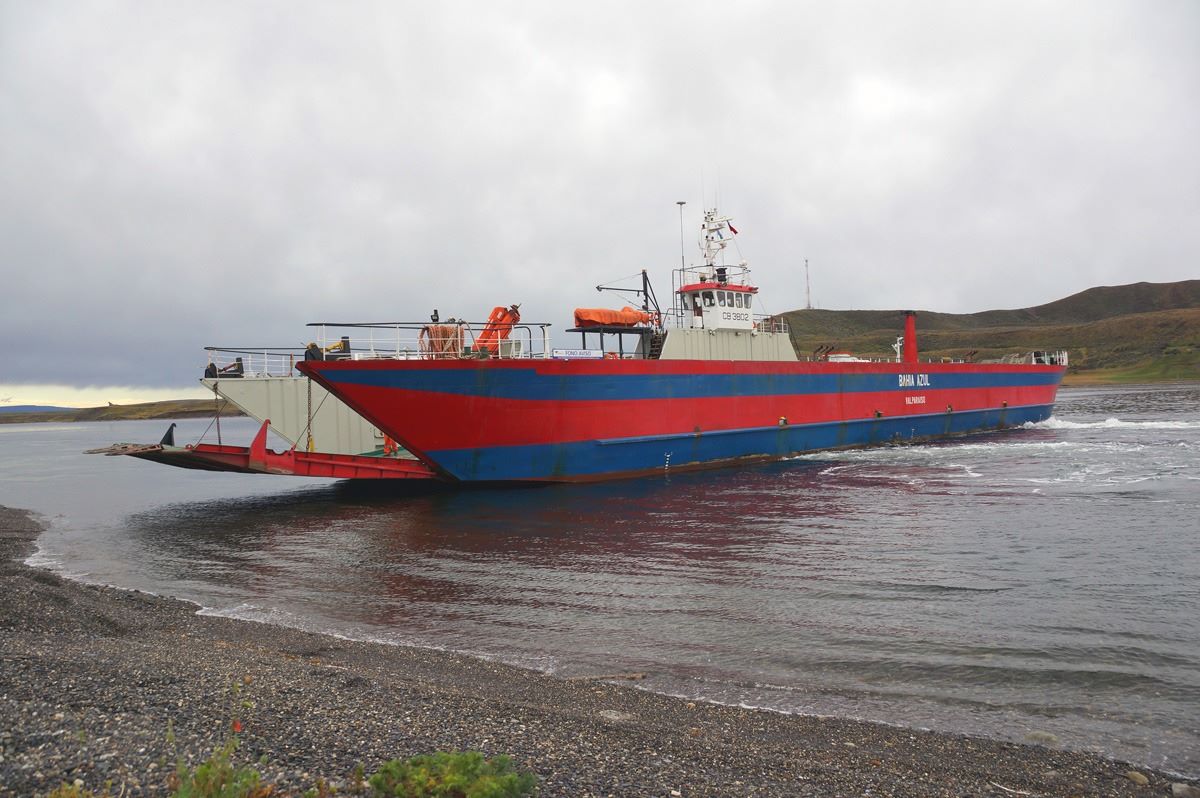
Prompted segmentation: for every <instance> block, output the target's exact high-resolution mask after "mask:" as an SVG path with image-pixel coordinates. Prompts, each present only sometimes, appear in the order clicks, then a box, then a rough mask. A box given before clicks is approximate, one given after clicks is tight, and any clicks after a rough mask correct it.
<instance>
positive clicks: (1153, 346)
mask: <svg viewBox="0 0 1200 798" xmlns="http://www.w3.org/2000/svg"><path fill="white" fill-rule="evenodd" d="M782 315H783V316H784V317H785V318H786V319H787V322H788V325H789V327H790V329H791V334H792V340H793V342H794V343H795V345H796V350H797V351H798V352H800V353H801V354H804V353H808V352H812V351H815V350H816V349H817V348H819V347H822V346H832V347H834V348H835V349H840V350H846V351H850V352H854V353H856V354H860V355H877V356H880V357H883V356H890V355H892V354H893V351H892V348H891V347H892V344H893V343H894V342H895V340H896V338H897V336H899V335H900V334H901V332H902V331H903V320H902V318H901V315H900V311H899V310H793V311H790V312H788V313H784V314H782ZM917 345H918V348H919V349H920V350H921V354H922V356H923V357H925V356H928V357H956V358H958V357H964V356H966V355H967V354H968V353H970V352H975V355H974V357H976V358H991V357H1000V356H1002V355H1005V354H1010V353H1014V352H1021V351H1029V350H1033V349H1067V350H1070V353H1071V361H1070V362H1071V366H1070V368H1069V369H1068V375H1076V376H1077V377H1079V378H1092V379H1099V380H1118V381H1127V380H1128V381H1133V380H1161V379H1200V280H1184V281H1181V282H1177V283H1133V284H1132V285H1119V286H1101V287H1098V288H1089V289H1088V290H1086V291H1082V292H1080V293H1078V294H1074V295H1072V296H1069V297H1066V298H1065V299H1060V300H1057V301H1055V302H1050V303H1047V304H1045V305H1038V306H1036V307H1032V308H1022V309H1018V310H986V311H983V312H981V313H966V314H952V313H935V312H932V311H918V313H917Z"/></svg>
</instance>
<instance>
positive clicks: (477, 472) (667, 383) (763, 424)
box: [300, 360, 1064, 482]
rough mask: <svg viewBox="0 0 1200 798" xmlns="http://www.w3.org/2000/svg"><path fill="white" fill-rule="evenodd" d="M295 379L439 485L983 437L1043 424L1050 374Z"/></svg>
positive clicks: (643, 366) (992, 367)
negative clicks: (312, 383)
mask: <svg viewBox="0 0 1200 798" xmlns="http://www.w3.org/2000/svg"><path fill="white" fill-rule="evenodd" d="M300 368H301V370H302V371H304V372H305V373H306V374H308V375H310V376H311V377H313V378H314V379H316V380H317V381H318V382H319V383H321V384H322V385H324V386H325V387H326V388H328V389H329V390H330V391H331V392H332V393H334V394H335V395H336V396H338V397H339V398H340V399H342V401H344V402H345V403H346V404H348V405H349V406H350V407H352V408H354V410H356V411H357V412H358V413H360V414H361V415H362V416H364V417H365V418H366V419H368V420H369V421H370V422H371V423H372V424H374V425H376V426H377V427H379V428H380V429H381V430H383V431H384V432H385V433H387V434H388V435H389V436H390V437H392V438H394V439H395V440H396V441H398V442H399V443H400V444H401V445H402V446H404V448H405V449H407V450H408V451H410V452H412V453H413V454H414V455H415V456H416V457H417V458H419V459H420V460H422V461H423V462H425V463H426V464H427V465H429V466H430V468H432V469H433V470H434V471H435V472H436V473H437V474H438V475H440V476H441V477H442V478H443V479H447V480H452V481H461V482H572V481H591V480H600V479H611V478H616V477H625V476H636V475H641V474H649V473H661V472H663V471H664V470H683V469H696V468H707V467H714V466H720V465H728V464H732V463H737V462H747V461H755V460H771V459H779V458H783V457H788V456H791V455H795V454H798V453H803V452H810V451H816V450H821V449H838V448H847V447H859V446H872V445H880V444H886V443H893V442H901V441H910V440H928V439H936V438H943V437H951V436H957V435H965V434H969V433H975V432H984V431H994V430H996V429H1001V428H1004V427H1011V426H1018V425H1020V424H1023V423H1025V422H1029V421H1041V420H1044V419H1046V418H1048V417H1049V416H1050V413H1051V411H1052V409H1053V406H1054V399H1055V395H1056V393H1057V390H1058V386H1059V383H1060V382H1061V380H1062V375H1063V371H1064V368H1063V367H1062V366H1047V365H1030V364H968V363H921V364H909V363H824V362H817V363H809V362H741V361H687V360H360V361H353V360H340V361H308V362H305V363H303V364H301V365H300Z"/></svg>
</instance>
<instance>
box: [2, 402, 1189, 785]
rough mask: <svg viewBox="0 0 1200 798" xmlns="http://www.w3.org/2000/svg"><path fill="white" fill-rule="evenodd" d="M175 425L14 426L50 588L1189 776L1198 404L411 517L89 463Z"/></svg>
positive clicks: (496, 495) (1125, 406) (327, 487)
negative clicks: (1031, 738)
mask: <svg viewBox="0 0 1200 798" xmlns="http://www.w3.org/2000/svg"><path fill="white" fill-rule="evenodd" d="M165 425H166V424H165V422H127V423H105V424H78V425H21V426H0V479H2V481H0V503H2V504H6V505H10V506H16V507H28V508H32V509H35V510H37V511H39V512H40V513H42V514H43V515H44V516H45V517H46V518H47V519H48V520H49V521H50V523H51V524H52V527H51V529H50V531H48V532H47V533H46V534H45V535H44V536H43V538H42V540H41V551H40V553H39V554H38V555H37V556H36V557H35V558H34V561H35V562H38V563H42V564H48V565H51V566H52V567H55V568H57V569H59V570H61V571H64V572H66V573H68V574H71V575H74V576H76V577H78V578H82V579H85V580H88V581H94V582H105V583H110V584H115V585H119V586H123V587H135V588H139V589H143V590H150V591H154V592H157V593H162V594H169V595H174V596H179V597H181V598H186V599H190V600H192V601H195V602H197V603H199V604H201V605H203V606H204V607H206V608H208V609H207V610H206V611H209V612H214V613H218V614H224V615H232V616H237V617H242V618H254V619H258V620H265V621H269V622H274V623H281V624H288V625H293V626H298V627H302V628H306V629H313V630H320V631H329V632H336V633H339V634H343V635H348V636H352V637H360V638H368V639H375V640H384V641H390V642H395V643H402V644H412V645H420V646H435V647H439V648H447V649H453V650H458V651H465V652H470V653H473V654H477V655H480V656H487V657H492V658H496V659H499V660H503V661H506V662H512V663H516V664H521V665H525V666H529V667H534V668H539V669H543V670H547V671H552V672H555V673H559V674H563V675H574V674H596V673H613V672H621V671H643V672H646V673H647V679H646V681H645V682H644V683H643V684H644V685H645V686H646V687H647V688H648V689H651V690H657V691H662V692H666V693H672V694H678V695H685V696H690V697H701V698H706V699H712V700H717V701H722V702H730V703H744V704H749V705H754V706H764V707H771V708H775V709H780V710H785V711H795V712H807V713H820V714H838V715H847V716H852V717H859V718H867V719H874V720H881V721H886V722H891V723H899V724H904V725H911V726H919V727H930V728H937V729H944V730H952V731H963V732H970V733H976V734H985V735H989V736H994V737H1000V738H1005V739H1014V740H1021V739H1023V738H1024V737H1025V735H1027V734H1029V733H1030V732H1032V731H1041V732H1050V733H1053V734H1055V735H1057V736H1058V737H1059V739H1060V740H1061V742H1062V744H1063V745H1064V746H1067V747H1071V748H1079V749H1090V750H1097V751H1101V752H1104V753H1107V754H1110V755H1113V756H1117V757H1120V758H1123V759H1131V760H1133V761H1136V762H1141V763H1146V764H1150V765H1155V766H1160V767H1166V768H1169V769H1172V770H1175V771H1178V772H1182V773H1185V774H1189V775H1193V776H1195V775H1200V554H1198V553H1197V552H1198V549H1200V386H1197V385H1190V386H1173V387H1162V388H1118V389H1088V390H1084V389H1075V390H1064V391H1063V392H1062V393H1061V395H1060V401H1059V405H1058V410H1057V412H1056V414H1055V417H1054V418H1053V419H1052V420H1050V421H1049V422H1047V423H1045V424H1041V425H1037V426H1035V427H1032V428H1029V429H1023V430H1019V431H1015V432H1013V433H1009V434H1005V435H999V436H990V437H984V438H974V439H971V440H969V441H965V442H956V443H948V444H943V445H936V446H914V447H900V448H888V449H877V450H870V451H860V452H849V453H841V454H822V455H816V456H810V457H802V458H797V459H795V460H792V461H789V462H786V463H781V464H776V465H772V466H767V467H759V468H747V469H740V470H729V471H720V472H708V473H703V474H694V475H672V476H671V477H670V478H665V477H664V478H655V479H645V480H640V481H626V482H619V483H610V484H604V485H592V486H563V487H550V488H543V489H524V490H507V491H499V490H488V491H470V492H438V493H423V494H422V493H416V494H413V493H410V494H409V495H402V496H396V495H388V494H387V493H385V492H380V491H369V490H361V489H356V488H355V487H353V486H350V485H347V484H338V483H331V482H305V481H300V480H295V479H289V478H286V477H259V476H239V475H221V474H206V473H202V472H188V471H182V470H178V469H171V468H166V467H163V466H158V465H154V464H151V463H143V462H139V461H136V460H132V459H129V458H102V457H98V456H85V455H82V454H79V452H80V451H81V450H83V449H86V448H90V447H93V446H99V445H103V444H107V443H111V442H113V441H126V440H141V441H149V440H156V439H157V438H158V436H159V435H160V433H161V431H162V428H164V427H165ZM205 426H207V422H200V421H190V422H184V423H182V424H181V425H180V429H179V430H178V431H177V432H178V439H179V440H180V441H186V440H194V439H195V438H196V437H197V436H198V435H200V433H201V431H202V430H203V429H204V428H205ZM224 429H225V432H226V435H227V437H230V436H231V437H235V438H239V439H241V440H243V441H248V440H249V438H250V436H251V434H252V431H253V425H252V424H251V423H250V422H247V421H245V420H240V421H238V422H232V423H224Z"/></svg>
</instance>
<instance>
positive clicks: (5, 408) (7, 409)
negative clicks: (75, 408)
mask: <svg viewBox="0 0 1200 798" xmlns="http://www.w3.org/2000/svg"><path fill="white" fill-rule="evenodd" d="M71 409H72V408H70V407H55V406H54V405H0V413H46V412H49V411H51V410H71Z"/></svg>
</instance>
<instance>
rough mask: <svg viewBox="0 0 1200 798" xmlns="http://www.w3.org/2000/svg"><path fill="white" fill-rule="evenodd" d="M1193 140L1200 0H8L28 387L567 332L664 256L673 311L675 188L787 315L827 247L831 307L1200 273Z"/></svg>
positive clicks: (7, 225) (14, 214)
mask: <svg viewBox="0 0 1200 798" xmlns="http://www.w3.org/2000/svg"><path fill="white" fill-rule="evenodd" d="M1197 142H1200V3H1196V2H1194V1H1193V0H1155V1H1154V2H1145V1H1144V0H1137V1H1136V2H1128V3H1124V2H1070V3H1067V2H1063V3H1055V2H1041V1H1039V2H1013V1H1012V0H1005V2H996V3H986V2H971V3H961V2H937V3H921V2H901V3H894V2H878V3H830V2H820V3H804V2H738V3H728V2H724V3H704V2H694V1H693V2H687V3H682V2H680V3H648V2H645V0H643V1H642V2H636V3H590V4H583V3H564V2H543V3H532V2H531V3H501V2H486V3H485V2H478V3H453V2H451V3H427V2H422V3H414V4H408V5H406V4H403V3H399V2H381V3H365V2H364V3H357V2H347V3H320V4H316V3H313V4H309V3H301V2H295V0H288V2H279V3H266V2H260V3H247V2H230V3H217V2H211V3H195V2H186V3H184V2H180V3H167V2H163V3H144V2H137V3H129V4H122V3H117V2H107V3H96V4H88V3H51V2H21V1H19V0H0V280H2V284H0V297H2V298H0V311H2V313H0V340H3V345H2V347H3V348H2V349H0V351H2V352H3V354H0V400H5V399H8V400H11V401H12V402H13V403H24V402H23V400H25V401H28V400H29V398H30V397H32V395H33V393H32V391H31V388H30V386H33V385H46V384H52V385H67V386H75V387H77V388H81V387H83V386H142V387H146V388H159V389H167V390H168V392H170V391H175V393H179V391H178V390H175V389H177V388H180V387H182V386H191V385H193V384H194V379H195V378H196V377H198V376H199V375H200V372H201V370H202V368H203V365H204V362H205V361H204V357H205V356H204V353H203V351H202V349H201V348H202V347H203V346H204V345H208V344H212V345H250V346H264V345H292V344H301V343H303V342H304V341H306V340H307V339H308V338H309V337H310V334H309V333H308V332H307V331H305V329H304V327H303V325H304V324H305V323H306V322H310V321H320V320H330V319H333V320H367V321H373V320H396V319H421V318H425V317H427V315H428V313H429V312H430V310H431V309H432V308H434V307H437V308H439V309H440V310H441V312H442V315H443V317H445V316H449V315H454V316H460V317H464V316H465V317H468V318H473V319H477V318H482V317H484V316H486V314H487V312H488V311H489V310H490V309H491V307H492V306H493V305H498V304H505V305H507V304H509V303H513V302H519V303H521V305H522V313H523V315H524V317H525V318H526V319H527V320H545V321H552V322H555V323H556V324H559V325H561V324H562V323H563V322H566V321H569V319H570V314H571V310H572V309H573V308H574V307H576V306H581V305H582V306H596V305H609V306H613V305H615V306H619V305H620V304H621V298H620V297H617V296H614V295H606V296H601V295H598V294H597V293H596V292H595V290H594V289H593V288H592V287H593V286H595V285H596V284H597V283H601V282H606V281H609V280H612V279H614V278H618V277H623V276H625V275H629V274H633V273H635V272H637V271H638V270H640V269H642V268H647V269H649V270H650V271H651V274H652V276H653V277H654V278H655V279H656V281H657V283H658V290H659V294H660V297H661V298H663V299H664V300H667V301H669V300H668V299H667V295H668V294H669V287H670V269H671V268H672V267H673V266H676V265H678V262H679V256H680V234H679V215H678V206H676V204H675V203H676V201H678V200H685V201H687V203H688V204H687V205H686V206H685V216H684V223H685V226H686V228H687V231H686V237H687V242H688V248H687V258H688V260H689V261H694V260H695V259H696V250H695V245H694V240H695V237H694V229H695V228H696V227H697V226H698V225H699V221H700V213H701V208H702V207H703V206H711V205H712V204H713V203H714V202H717V201H719V202H720V206H721V210H722V211H724V212H726V213H728V214H730V215H732V216H733V217H734V219H735V225H736V226H737V228H738V230H739V232H740V234H739V236H738V240H739V245H740V255H741V257H745V258H746V259H748V260H749V262H750V265H751V267H752V268H753V269H754V277H755V280H756V282H757V283H758V284H759V285H760V286H761V289H762V294H761V296H762V300H763V308H762V309H765V310H767V311H774V312H778V311H783V310H789V309H793V308H797V307H802V306H803V305H804V300H805V297H804V275H803V263H804V259H805V258H808V259H809V262H810V264H811V269H812V290H813V300H814V303H815V304H817V305H818V306H820V307H825V308H900V307H917V308H923V309H929V310H939V311H947V312H972V311H978V310H985V309H992V308H1006V307H1024V306H1028V305H1034V304H1041V303H1043V302H1048V301H1052V300H1054V299H1058V298H1061V297H1063V296H1066V295H1069V294H1072V293H1075V292H1077V291H1080V290H1083V289H1085V288H1089V287H1091V286H1095V285H1117V284H1123V283H1130V282H1136V281H1140V280H1149V281H1154V282H1166V281H1174V280H1182V279H1191V278H1196V277H1200V261H1198V257H1197V256H1198V255H1200V156H1198V147H1197ZM104 390H108V391H109V394H107V395H116V394H115V393H113V391H114V390H115V389H109V388H107V387H106V388H105V389H104ZM101 393H102V394H103V390H102V391H101ZM43 394H45V391H44V390H43V391H42V392H41V393H39V394H38V396H39V397H40V396H43ZM64 395H65V394H64ZM75 395H82V394H75ZM122 396H124V394H122Z"/></svg>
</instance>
